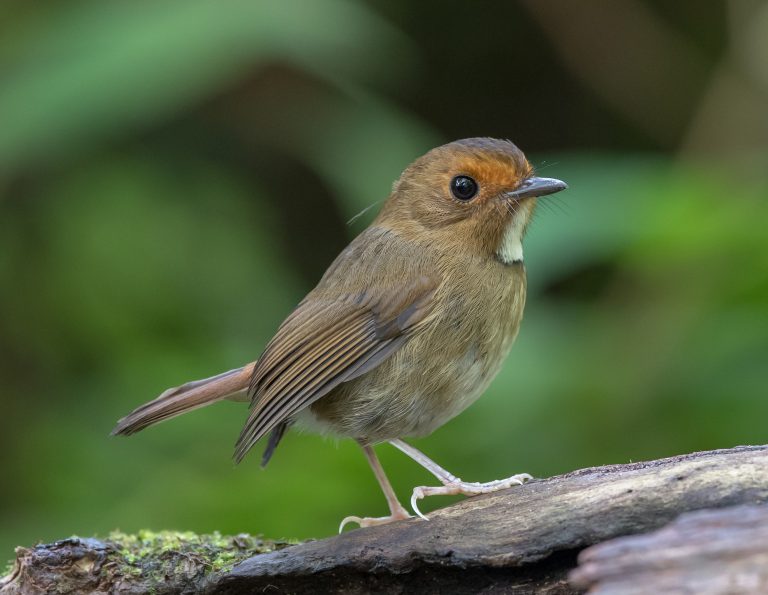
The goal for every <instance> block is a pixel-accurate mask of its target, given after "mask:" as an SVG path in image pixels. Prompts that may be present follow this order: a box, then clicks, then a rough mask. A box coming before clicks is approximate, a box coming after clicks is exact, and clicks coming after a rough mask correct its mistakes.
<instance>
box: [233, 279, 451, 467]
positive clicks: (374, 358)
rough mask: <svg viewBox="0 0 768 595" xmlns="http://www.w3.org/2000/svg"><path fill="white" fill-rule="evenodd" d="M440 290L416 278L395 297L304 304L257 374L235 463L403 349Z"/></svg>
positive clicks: (369, 295) (383, 294) (368, 295)
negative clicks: (344, 384) (271, 433)
mask: <svg viewBox="0 0 768 595" xmlns="http://www.w3.org/2000/svg"><path fill="white" fill-rule="evenodd" d="M437 285H438V283H437V282H436V281H435V280H433V279H430V278H428V277H418V278H416V279H414V280H412V281H411V282H410V283H405V284H402V285H400V286H399V287H397V288H396V289H394V290H387V291H381V290H376V289H375V288H371V289H369V290H366V291H361V292H359V293H357V294H346V295H342V296H339V297H336V298H333V299H324V298H312V297H311V296H310V297H308V298H307V299H305V300H304V301H303V302H302V303H301V304H299V306H298V307H297V308H296V310H294V311H293V313H292V314H291V315H290V316H289V317H288V319H287V320H286V321H285V322H284V323H283V324H282V325H281V326H280V328H279V329H278V331H277V334H276V335H275V337H274V338H273V339H272V341H270V343H269V344H268V345H267V347H266V349H265V350H264V353H263V355H262V356H261V357H260V358H259V361H258V363H257V364H256V367H255V369H254V371H253V376H252V377H251V383H250V389H249V395H250V397H251V412H250V415H249V416H248V421H247V422H246V424H245V427H244V428H243V431H242V432H241V433H240V438H239V439H238V441H237V445H236V446H235V460H236V461H238V462H239V461H240V460H242V458H243V457H244V456H245V454H246V453H247V452H248V450H249V449H250V448H251V447H252V446H253V445H254V444H255V443H256V442H257V441H258V440H259V438H261V437H262V436H264V435H265V434H266V433H267V432H269V431H270V430H271V429H272V428H274V427H276V426H277V425H278V424H279V423H281V422H282V421H284V420H287V419H288V418H289V417H290V416H291V415H293V414H295V413H296V412H297V411H299V410H301V409H303V408H305V407H307V406H309V405H310V404H312V403H313V402H315V401H316V400H317V399H319V398H320V397H322V396H323V395H326V394H328V393H329V392H330V391H331V390H332V389H333V388H335V387H336V386H338V385H339V384H341V383H342V382H346V381H348V380H352V379H353V378H357V377H358V376H360V375H362V374H364V373H366V372H368V371H369V370H372V369H373V368H375V367H376V366H378V365H379V364H380V363H381V362H383V361H384V360H385V359H386V358H387V357H389V356H390V355H392V354H393V353H394V352H395V351H397V350H398V349H399V348H400V347H402V345H403V344H404V343H405V341H407V339H408V337H409V336H410V334H411V333H412V332H413V330H414V328H415V327H416V326H417V325H418V323H419V322H421V321H423V320H424V318H425V317H426V315H427V314H428V313H429V311H430V309H431V308H430V306H431V303H432V297H433V295H434V294H435V290H436V288H437Z"/></svg>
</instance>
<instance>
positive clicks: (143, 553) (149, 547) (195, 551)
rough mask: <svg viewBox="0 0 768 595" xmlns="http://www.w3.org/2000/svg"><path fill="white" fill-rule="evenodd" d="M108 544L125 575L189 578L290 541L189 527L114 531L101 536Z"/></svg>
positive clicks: (231, 564)
mask: <svg viewBox="0 0 768 595" xmlns="http://www.w3.org/2000/svg"><path fill="white" fill-rule="evenodd" d="M104 541H105V543H106V544H108V545H109V546H111V549H112V552H111V553H110V554H109V557H110V558H111V561H113V562H115V563H116V564H117V565H118V569H119V571H120V572H121V573H122V574H125V575H134V576H138V575H144V576H145V577H146V578H152V577H154V578H157V579H160V580H163V581H167V579H168V578H170V577H174V576H178V578H184V577H186V578H192V576H191V575H199V574H200V573H203V574H209V573H211V572H222V571H227V570H229V569H231V568H232V567H233V566H234V565H235V564H237V563H238V562H240V561H241V560H244V559H245V558H248V557H250V556H254V555H256V554H263V553H266V552H271V551H273V550H276V549H280V548H282V547H285V546H287V545H290V543H289V542H287V541H273V540H267V539H262V538H261V537H254V536H252V535H248V534H245V533H242V534H240V535H234V536H225V535H221V534H220V533H218V532H215V533H211V534H207V535H198V534H196V533H192V532H190V531H181V532H178V531H159V532H155V531H147V530H142V531H139V532H138V533H136V534H132V535H128V534H125V533H120V532H113V533H111V534H110V535H109V537H108V538H107V539H106V540H104Z"/></svg>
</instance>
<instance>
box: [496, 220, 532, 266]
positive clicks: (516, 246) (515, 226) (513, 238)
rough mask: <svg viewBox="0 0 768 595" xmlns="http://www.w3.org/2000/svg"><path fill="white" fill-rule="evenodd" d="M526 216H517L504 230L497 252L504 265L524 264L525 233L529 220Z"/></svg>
mask: <svg viewBox="0 0 768 595" xmlns="http://www.w3.org/2000/svg"><path fill="white" fill-rule="evenodd" d="M526 215H527V213H519V214H518V215H515V216H514V217H513V218H512V220H511V221H510V222H509V223H508V224H507V229H506V230H504V235H503V236H502V238H501V245H500V246H499V248H498V250H496V256H497V257H498V258H499V260H500V261H501V262H503V263H504V264H512V263H513V262H523V232H524V231H525V224H526V221H527V219H528V217H527V216H526Z"/></svg>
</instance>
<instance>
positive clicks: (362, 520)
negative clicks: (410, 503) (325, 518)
mask: <svg viewBox="0 0 768 595" xmlns="http://www.w3.org/2000/svg"><path fill="white" fill-rule="evenodd" d="M401 508H402V507H401ZM410 518H413V517H412V516H411V515H410V514H409V513H408V511H406V510H405V509H403V510H402V511H401V512H398V513H396V514H391V515H389V516H381V517H359V516H348V517H344V519H342V521H341V524H340V525H339V533H341V532H342V531H344V527H345V526H346V525H347V523H357V524H358V525H359V526H360V527H361V528H363V527H375V526H376V525H386V524H387V523H393V522H395V521H402V520H404V519H410Z"/></svg>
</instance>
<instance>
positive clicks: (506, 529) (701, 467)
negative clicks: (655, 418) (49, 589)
mask: <svg viewBox="0 0 768 595" xmlns="http://www.w3.org/2000/svg"><path fill="white" fill-rule="evenodd" d="M763 502H768V447H767V446H753V447H737V448H733V449H729V450H718V451H711V452H702V453H695V454H690V455H683V456H679V457H673V458H669V459H662V460H659V461H652V462H646V463H632V464H628V465H612V466H607V467H596V468H592V469H584V470H581V471H576V472H573V473H569V474H566V475H562V476H558V477H552V478H549V479H544V480H534V481H532V482H529V483H527V484H526V485H524V486H519V487H514V488H510V489H509V490H505V491H503V492H498V493H496V494H488V495H485V496H479V497H475V498H470V499H467V500H464V501H462V502H460V503H458V504H456V505H454V506H451V507H448V508H444V509H442V510H439V511H435V512H433V513H431V515H430V519H431V520H429V521H423V520H418V519H411V520H407V521H401V522H398V523H393V524H390V525H384V526H380V527H372V528H369V529H358V530H354V531H349V532H347V533H345V534H343V535H339V536H335V537H331V538H329V539H324V540H321V541H315V542H308V543H304V544H299V545H294V546H291V547H286V548H283V549H280V550H278V551H269V552H267V553H259V554H257V555H255V556H252V557H250V558H248V559H246V560H244V561H242V562H240V563H239V564H237V565H236V566H235V567H234V568H233V569H231V570H228V569H224V570H223V571H218V572H217V571H214V570H212V569H211V570H208V571H207V572H203V573H202V574H201V573H198V574H196V575H195V576H194V578H193V579H190V580H188V581H187V582H184V580H177V579H174V582H173V584H168V585H165V586H162V587H156V588H155V590H156V592H163V593H185V592H193V591H196V590H200V589H205V590H206V592H208V593H217V594H218V593H222V594H223V593H227V594H236V593H252V592H261V591H262V590H266V589H270V591H268V592H272V590H274V592H276V593H279V592H283V593H295V592H303V591H310V592H326V593H364V592H371V591H379V592H380V591H387V592H410V591H417V592H420V593H430V592H435V593H436V592H451V593H470V592H471V593H477V592H488V593H491V592H493V593H579V592H582V590H583V589H584V588H585V586H586V585H591V584H593V583H591V582H588V581H587V579H582V578H580V577H579V575H578V574H577V575H575V576H576V582H574V583H569V582H568V574H569V572H570V571H571V570H573V568H575V566H576V558H577V555H578V554H579V552H580V551H581V550H583V549H584V548H586V547H588V546H591V545H593V544H597V543H600V542H604V541H607V540H610V539H613V538H616V537H620V536H625V535H634V534H638V533H644V532H648V531H652V530H655V529H658V528H660V527H662V526H664V525H666V524H667V523H669V522H670V521H672V520H673V519H675V518H676V517H678V516H679V515H680V514H681V513H684V512H688V511H694V510H701V509H707V508H723V507H729V506H735V505H739V504H754V503H763ZM83 543H85V542H80V544H79V545H78V546H77V547H83ZM49 547H52V546H39V548H43V550H45V548H49ZM267 547H271V546H267ZM39 548H36V549H39ZM23 551H24V552H28V551H29V550H23ZM166 555H167V552H166ZM82 557H83V556H81V558H80V559H82ZM86 557H87V555H86ZM44 560H45V555H44V554H41V556H40V559H37V558H35V557H29V556H27V557H24V556H22V559H21V561H19V562H17V572H16V575H15V578H13V579H12V580H10V581H8V582H7V583H6V585H5V586H4V587H2V588H0V594H2V595H6V594H8V593H14V594H15V593H26V592H31V593H34V592H35V591H25V590H24V588H23V586H24V584H25V581H28V583H29V584H35V583H34V577H35V573H36V572H38V571H39V570H40V565H41V564H43V563H44ZM70 563H71V566H72V567H73V568H76V567H77V565H78V564H82V563H80V562H78V556H77V555H74V556H73V557H72V559H71V561H70ZM89 564H90V563H89ZM89 564H86V566H89ZM208 567H211V565H210V564H209V566H208ZM89 568H90V566H89ZM93 568H95V566H94V567H93ZM100 568H101V569H102V570H101V571H100V572H102V573H103V572H104V568H105V565H104V564H101V566H100ZM57 572H61V573H62V576H65V574H64V569H63V568H62V569H59V570H57ZM94 572H96V571H95V570H94ZM71 574H72V573H71V572H70V574H68V575H66V576H67V577H68V576H71ZM97 574H98V572H97ZM49 576H51V577H52V576H53V575H52V574H51V573H49ZM67 580H68V579H67ZM106 585H107V583H105V582H103V581H102V582H99V583H98V587H99V589H102V592H103V589H104V587H105V586H106ZM118 586H119V589H124V590H123V591H122V592H129V593H130V592H137V591H135V590H134V591H130V590H128V589H129V588H130V587H129V585H128V583H126V582H125V579H123V582H122V583H120V584H119V585H118ZM166 587H167V588H166ZM14 589H15V590H14ZM119 589H118V588H115V589H113V592H120V590H119ZM37 592H40V591H37ZM63 592H66V591H63ZM70 592H74V591H70ZM77 592H80V593H89V592H97V591H96V590H95V589H93V588H91V590H90V591H89V590H86V589H82V590H80V591H77Z"/></svg>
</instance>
